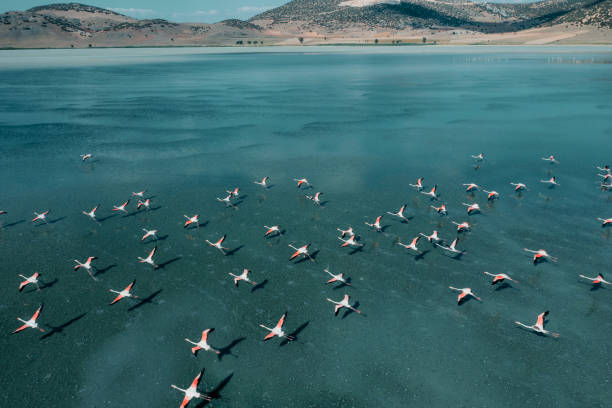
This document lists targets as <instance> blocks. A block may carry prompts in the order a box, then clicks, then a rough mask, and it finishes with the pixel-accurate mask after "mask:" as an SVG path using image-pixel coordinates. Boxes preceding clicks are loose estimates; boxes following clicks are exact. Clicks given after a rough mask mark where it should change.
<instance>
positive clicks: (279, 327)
mask: <svg viewBox="0 0 612 408" xmlns="http://www.w3.org/2000/svg"><path fill="white" fill-rule="evenodd" d="M285 317H287V313H284V314H283V315H282V316H281V318H280V320H279V321H278V323H276V326H274V328H272V329H271V328H269V327H266V326H264V325H263V324H260V325H259V327H263V328H264V329H266V330H267V331H269V332H270V333H268V334H267V335H266V337H264V341H266V340H270V339H271V338H272V337H274V336H277V337H284V338H286V339H287V340H289V341H293V340H295V337H293V336H289V335H288V334H286V333H285V332H284V331H283V324H284V323H285Z"/></svg>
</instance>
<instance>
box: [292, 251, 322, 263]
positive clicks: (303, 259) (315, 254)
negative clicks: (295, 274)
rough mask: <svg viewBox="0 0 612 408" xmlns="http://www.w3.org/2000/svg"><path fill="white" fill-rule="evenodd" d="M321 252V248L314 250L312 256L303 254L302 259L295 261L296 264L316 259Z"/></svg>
mask: <svg viewBox="0 0 612 408" xmlns="http://www.w3.org/2000/svg"><path fill="white" fill-rule="evenodd" d="M319 252H321V250H320V249H317V250H316V251H314V252H313V253H312V254H310V258H309V257H307V256H303V257H302V258H301V259H299V260H297V261H296V262H294V265H297V264H299V263H302V262H304V261H306V260H307V259H308V260H314V259H316V257H317V255H318V254H319Z"/></svg>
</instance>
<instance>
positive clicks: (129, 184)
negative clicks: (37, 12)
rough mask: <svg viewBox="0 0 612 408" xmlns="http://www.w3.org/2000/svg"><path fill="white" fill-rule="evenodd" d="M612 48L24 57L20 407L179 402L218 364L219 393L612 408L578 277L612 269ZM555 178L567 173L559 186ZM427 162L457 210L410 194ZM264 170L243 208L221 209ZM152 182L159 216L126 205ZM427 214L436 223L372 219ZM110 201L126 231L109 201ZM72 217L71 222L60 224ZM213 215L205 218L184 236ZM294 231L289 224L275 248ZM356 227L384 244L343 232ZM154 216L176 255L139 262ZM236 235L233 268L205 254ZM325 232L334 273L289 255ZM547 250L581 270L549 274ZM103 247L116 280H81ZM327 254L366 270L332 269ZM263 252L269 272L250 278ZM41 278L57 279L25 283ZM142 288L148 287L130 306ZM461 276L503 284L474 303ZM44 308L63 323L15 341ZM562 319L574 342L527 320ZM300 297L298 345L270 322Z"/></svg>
mask: <svg viewBox="0 0 612 408" xmlns="http://www.w3.org/2000/svg"><path fill="white" fill-rule="evenodd" d="M305 51H306V52H305ZM611 63H612V48H609V47H418V48H390V47H380V48H357V47H349V48H331V47H322V48H311V47H308V48H289V49H278V48H262V49H259V50H258V51H257V52H251V49H246V50H239V49H178V50H174V49H159V50H156V49H153V50H150V49H134V50H70V51H61V50H59V51H50V50H37V51H0V95H1V96H2V97H1V98H0V140H1V141H2V143H1V144H0V185H1V186H2V197H1V199H0V210H4V211H8V214H6V215H2V216H0V217H2V218H1V219H0V221H1V222H2V223H3V228H2V229H0V257H1V259H2V263H1V271H2V272H1V273H0V293H1V296H0V316H1V319H0V333H2V334H1V335H0V350H2V353H3V358H2V360H3V370H2V374H1V375H2V382H1V383H2V389H3V393H2V396H0V406H12V405H16V404H19V405H20V406H26V407H42V406H44V407H122V406H128V404H129V405H131V406H136V407H167V406H178V405H179V404H180V401H181V399H182V394H181V393H179V392H178V391H176V390H173V389H171V388H170V384H176V385H178V386H179V387H182V388H186V387H187V386H188V385H189V383H190V382H191V380H192V379H193V377H195V375H196V374H197V372H198V371H199V370H201V369H205V372H204V377H203V378H204V381H203V386H202V389H205V390H207V391H208V392H213V395H214V396H215V397H216V398H215V399H214V400H213V402H212V403H211V406H219V407H282V406H289V405H293V406H299V407H370V406H376V405H384V406H389V407H405V406H413V407H424V406H428V407H449V406H451V407H517V406H542V407H553V406H554V407H577V406H581V407H587V406H588V407H604V406H609V401H610V398H611V397H612V391H611V390H612V388H611V384H610V372H611V363H610V361H612V360H611V359H610V355H612V353H611V352H612V347H611V342H610V336H611V335H612V320H611V319H610V316H611V313H612V287H603V288H600V289H597V290H592V288H591V285H589V284H588V283H587V282H584V281H582V280H581V279H580V278H579V277H578V274H584V275H587V276H595V275H597V273H598V272H603V273H604V274H606V273H607V277H608V278H612V273H610V272H607V271H608V265H609V259H608V254H609V251H610V245H611V243H610V232H609V230H607V229H603V228H601V226H600V223H599V222H598V221H597V220H596V218H597V217H602V218H608V217H612V208H611V196H610V193H609V192H604V191H601V190H600V189H598V184H597V183H598V182H599V180H600V178H599V177H598V176H597V170H596V168H595V166H596V165H603V164H608V163H610V159H611V157H610V154H611V152H612V121H611V119H610V118H612V98H611V96H612V65H610V64H611ZM480 152H484V153H485V156H486V160H485V161H484V162H483V163H482V165H481V166H480V167H476V166H475V165H474V161H473V160H472V159H471V158H470V155H472V154H477V153H480ZM83 153H92V154H93V155H94V159H93V160H91V161H87V162H84V163H83V162H81V161H80V158H79V154H83ZM550 154H554V155H555V156H556V157H557V158H558V160H559V161H560V165H557V166H554V165H550V164H548V163H547V162H544V161H542V160H540V158H541V157H543V156H548V155H550ZM266 175H267V176H270V183H271V184H272V185H273V186H272V187H271V188H269V189H267V190H265V191H264V190H262V189H261V188H260V187H259V186H257V185H255V184H253V181H254V180H258V179H261V178H262V177H263V176H266ZM551 175H555V176H556V177H557V179H558V181H559V183H560V184H561V186H560V187H558V188H556V189H548V188H547V186H546V185H544V184H541V183H539V180H540V179H544V178H549V177H550V176H551ZM420 176H422V177H425V182H424V184H425V185H426V187H431V186H432V185H433V184H437V185H438V186H439V192H440V194H441V197H440V200H441V201H442V202H445V203H446V204H447V208H448V211H449V216H448V217H440V216H438V215H437V214H435V213H434V212H433V211H432V210H431V209H430V208H429V206H430V204H431V203H430V201H429V200H428V199H427V197H425V196H423V195H421V194H418V193H417V192H416V191H414V190H413V189H412V188H411V187H409V186H408V184H409V183H414V182H415V181H416V178H417V177H420ZM302 177H307V178H308V179H309V180H310V182H311V183H312V184H313V186H314V188H313V189H312V190H307V191H310V193H313V192H316V191H322V192H324V195H323V196H322V197H323V198H324V200H325V201H326V203H325V205H324V206H322V207H317V206H315V205H314V204H313V203H312V202H311V201H309V200H307V199H305V198H304V192H302V191H300V190H298V189H297V188H296V186H295V183H294V182H293V179H294V178H302ZM517 181H522V182H524V183H526V184H527V185H528V187H529V191H526V192H524V193H523V194H522V195H516V194H514V192H513V191H512V187H511V186H510V185H509V182H517ZM469 182H475V183H477V184H479V185H480V186H482V187H484V188H486V189H495V190H497V191H498V192H500V194H501V197H500V199H499V200H498V201H496V202H494V203H487V202H486V197H485V194H484V193H482V192H477V193H475V194H474V195H473V196H472V195H467V194H466V193H465V192H464V188H463V187H462V186H461V184H462V183H469ZM236 186H238V187H240V189H241V196H242V197H241V198H240V199H239V204H238V205H237V206H236V207H234V208H226V207H225V206H224V205H223V204H222V203H219V202H217V201H216V199H215V197H221V198H222V197H224V195H225V190H229V189H232V188H234V187H236ZM143 189H146V190H147V196H149V197H151V202H152V206H151V207H152V210H151V211H148V212H147V211H142V212H140V213H136V212H135V201H134V200H132V201H131V202H130V205H129V209H130V215H129V216H113V217H110V216H111V215H113V213H112V212H111V209H112V206H113V205H119V204H121V203H122V202H123V201H125V200H126V199H128V198H130V194H131V192H132V191H139V190H143ZM310 193H308V194H310ZM473 201H477V202H479V203H480V205H481V207H482V208H483V211H482V214H480V215H473V216H470V217H469V218H468V217H467V215H466V214H465V207H463V206H462V205H461V203H462V202H473ZM404 203H407V204H408V207H407V210H406V214H407V215H408V216H410V217H412V218H411V220H410V222H408V223H405V224H402V223H399V222H397V221H396V220H395V219H392V218H393V217H391V216H386V217H384V218H383V225H385V226H387V227H386V228H385V231H384V233H376V232H374V231H372V230H370V229H369V228H368V227H367V226H366V225H364V221H367V222H372V221H373V219H374V218H375V217H376V216H378V215H381V214H384V213H385V212H386V211H390V212H393V211H396V210H397V209H398V208H399V207H400V206H401V205H402V204H404ZM96 204H100V209H99V210H98V216H99V218H100V219H101V222H100V223H99V224H96V223H94V222H93V221H92V220H90V219H88V218H87V217H85V216H84V215H82V214H81V211H83V210H87V211H88V210H90V209H91V208H92V207H93V206H95V205H96ZM44 210H51V212H50V214H49V217H50V221H51V223H50V224H48V225H44V224H43V225H38V226H37V225H33V224H32V223H31V222H30V220H31V219H32V218H33V215H32V212H33V211H37V212H40V211H44ZM195 213H197V214H199V215H200V220H201V223H202V226H201V227H200V228H199V229H190V230H186V229H184V228H183V226H182V225H183V222H184V221H185V220H184V217H183V214H188V215H190V216H191V215H193V214H195ZM109 217H110V218H109ZM465 220H468V221H469V222H470V223H471V224H472V232H471V233H468V234H463V235H462V236H461V238H460V242H459V244H458V247H459V248H461V249H465V250H466V251H467V253H466V254H465V255H464V256H462V257H460V258H453V257H450V256H448V254H445V253H444V251H443V250H441V249H440V248H433V247H432V246H431V245H430V244H429V243H427V242H423V241H421V242H420V243H419V247H420V248H421V249H422V250H424V251H425V254H424V255H423V256H420V257H414V256H413V255H411V254H410V253H409V252H407V251H406V250H404V249H403V248H401V247H400V246H398V245H396V243H397V242H398V240H400V239H401V241H402V242H408V241H409V240H411V239H412V238H413V237H414V236H416V235H417V234H418V233H419V232H423V233H427V234H429V233H431V231H432V230H433V229H437V230H438V231H439V234H440V236H441V237H442V238H443V239H445V240H446V241H447V242H449V241H451V240H452V239H454V237H455V236H456V233H455V230H456V227H455V225H453V224H452V223H451V221H458V222H461V221H465ZM276 224H278V225H280V226H281V227H282V229H283V230H284V231H285V232H284V235H283V236H281V237H277V238H270V239H264V238H263V233H264V232H265V229H264V227H263V225H276ZM348 225H352V226H353V227H354V228H355V229H356V231H357V233H358V234H359V236H360V242H361V243H363V244H365V246H364V247H363V249H362V250H361V251H351V250H349V249H347V248H340V241H338V240H337V238H336V237H337V235H338V234H337V231H336V228H345V227H347V226H348ZM141 228H156V229H158V230H159V236H160V240H159V241H158V251H157V254H156V257H155V260H156V262H157V263H158V264H161V265H164V267H163V268H160V269H157V270H153V269H151V268H149V267H146V266H144V265H142V264H139V263H138V262H137V259H136V257H137V256H142V257H144V256H146V254H147V253H148V252H149V251H150V249H151V248H152V247H153V246H154V243H150V242H146V243H142V242H141V241H140V237H141V236H142V231H141ZM223 234H227V236H228V238H227V240H226V241H225V243H224V244H225V246H228V247H229V248H230V249H231V250H232V252H233V253H232V254H231V255H229V256H225V257H224V256H222V255H221V253H219V252H218V251H217V250H215V249H214V248H210V247H208V246H207V245H206V243H205V240H206V239H208V240H211V241H214V240H216V239H217V238H218V237H220V236H221V235H223ZM307 242H311V243H312V249H313V251H315V252H318V253H317V254H316V262H314V263H313V262H310V261H304V262H299V263H295V264H293V263H290V262H288V261H287V260H288V258H289V256H290V255H291V253H292V251H291V249H290V248H288V246H287V245H288V244H290V243H294V244H295V245H302V244H305V243H307ZM524 247H527V248H531V249H538V248H545V249H547V250H548V251H549V252H550V253H551V254H552V255H553V256H557V257H558V258H559V262H558V263H542V264H539V265H537V266H534V265H533V264H532V262H531V258H530V255H529V254H527V253H525V252H524V251H523V250H522V249H523V248H524ZM88 256H97V257H98V258H99V259H98V260H96V261H94V262H95V263H94V265H96V266H97V267H98V274H97V279H98V280H97V281H95V282H94V281H93V280H92V279H91V278H90V277H89V276H88V275H87V273H85V272H83V271H76V272H75V271H73V270H72V266H73V264H74V263H73V259H79V260H81V261H82V260H84V259H85V258H87V257H88ZM326 267H329V269H330V270H331V271H332V272H334V273H339V272H343V273H344V274H345V276H349V277H351V279H352V281H351V282H352V285H353V287H341V288H334V287H332V286H326V285H325V284H324V283H325V282H326V281H327V279H328V278H329V277H328V275H326V274H325V273H324V272H323V269H324V268H326ZM243 268H248V269H250V270H251V271H252V272H251V275H250V277H251V279H253V280H255V281H257V282H260V283H261V285H260V286H258V287H256V288H254V290H252V289H253V288H251V287H250V285H247V284H244V282H242V283H241V284H240V286H239V287H238V288H236V287H234V285H233V282H232V280H231V278H230V277H229V276H228V272H232V273H235V274H237V273H240V272H241V271H242V269H243ZM34 271H38V272H40V273H42V277H41V279H42V280H43V281H44V282H45V283H46V286H45V285H43V286H44V288H43V290H41V291H40V292H38V291H35V290H32V289H31V288H29V289H26V290H24V292H22V293H20V292H18V290H17V287H18V284H19V282H20V281H21V279H20V278H19V277H18V274H19V273H21V274H23V275H26V276H29V275H30V274H32V273H33V272H34ZM484 271H490V272H496V273H497V272H499V273H507V274H509V275H510V276H512V277H513V278H514V279H516V280H518V281H519V283H517V284H514V283H513V284H511V285H510V286H509V287H504V288H502V289H499V288H498V287H497V286H491V284H490V278H489V277H487V276H486V275H484V274H483V272H484ZM133 279H136V285H135V286H134V289H133V293H134V294H135V295H137V296H139V297H140V298H139V299H135V300H133V299H124V300H122V301H121V302H119V303H118V304H116V305H113V306H112V307H111V306H109V305H108V303H110V302H111V301H112V299H113V298H114V294H112V293H109V291H108V290H109V289H111V288H112V289H116V290H120V289H123V288H124V287H125V286H127V284H128V283H129V282H131V281H132V280H133ZM448 286H456V287H471V288H472V289H473V291H474V292H475V293H476V294H477V295H478V296H480V297H481V298H482V300H483V301H482V302H478V301H476V300H473V299H472V300H469V301H467V302H465V303H463V304H462V305H461V306H457V302H456V297H457V293H456V292H453V291H451V290H450V289H448ZM344 293H348V294H350V295H351V301H352V302H357V303H358V304H359V309H360V310H361V311H362V314H361V315H357V314H355V313H351V314H348V315H346V316H345V315H344V312H341V313H340V314H339V316H337V317H334V315H333V306H332V305H331V304H330V303H329V302H327V301H326V300H325V299H326V298H327V297H330V298H332V299H335V300H339V299H340V298H342V296H343V294H344ZM40 303H44V305H45V308H44V310H43V312H42V314H41V317H40V318H39V323H41V324H42V327H43V328H45V329H46V332H45V333H39V332H36V331H34V330H32V329H28V330H26V331H24V332H22V333H19V334H15V335H11V334H10V333H11V331H13V330H14V329H16V328H17V327H18V326H19V322H17V321H16V320H15V318H16V317H18V316H19V317H22V318H29V317H30V315H31V314H32V313H33V312H34V310H35V309H36V308H37V307H38V305H39V304H40ZM545 310H550V315H549V322H548V324H547V326H546V327H547V328H548V329H549V330H551V331H554V332H558V333H560V337H559V338H558V339H553V338H551V337H541V336H538V335H536V334H534V333H531V332H528V331H525V330H522V329H520V328H519V327H517V326H516V325H515V324H514V323H513V322H514V321H515V320H520V321H522V322H524V323H527V324H532V323H534V322H535V319H536V316H537V315H538V314H539V313H541V312H543V311H545ZM285 311H288V316H287V319H286V321H285V329H286V331H287V332H288V333H292V332H295V331H298V333H297V341H295V342H293V343H289V344H284V343H283V342H281V341H279V340H278V339H273V340H270V341H268V342H266V343H263V342H262V339H263V337H264V336H265V335H266V333H267V332H266V331H265V330H264V329H261V328H260V327H259V324H264V325H267V326H273V325H274V324H275V323H276V321H277V320H278V319H279V318H280V316H281V315H282V313H283V312H285ZM209 327H214V328H215V329H216V330H215V331H214V332H213V333H212V334H211V335H210V337H209V342H210V344H211V345H212V346H213V347H215V348H218V349H223V350H224V352H223V354H222V355H221V357H217V356H216V355H215V354H213V353H210V352H200V354H199V355H198V357H197V358H196V357H194V356H192V355H191V353H190V347H191V345H190V344H188V343H186V342H185V341H184V338H190V339H198V338H199V333H201V331H202V330H204V329H206V328H209ZM190 406H191V405H190ZM193 406H198V405H197V402H194V403H193Z"/></svg>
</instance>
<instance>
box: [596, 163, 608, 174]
mask: <svg viewBox="0 0 612 408" xmlns="http://www.w3.org/2000/svg"><path fill="white" fill-rule="evenodd" d="M595 167H597V170H599V171H605V172H606V173H608V174H609V173H610V166H608V165H607V164H606V165H605V166H603V167H600V166H595Z"/></svg>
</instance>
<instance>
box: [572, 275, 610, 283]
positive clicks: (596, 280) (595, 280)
mask: <svg viewBox="0 0 612 408" xmlns="http://www.w3.org/2000/svg"><path fill="white" fill-rule="evenodd" d="M578 276H580V277H581V278H583V279H588V280H590V281H592V282H593V285H599V284H602V283H604V284H606V285H612V282H608V281H607V280H604V276H603V273H598V274H597V276H596V277H595V278H589V277H588V276H584V275H578Z"/></svg>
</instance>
